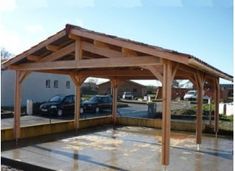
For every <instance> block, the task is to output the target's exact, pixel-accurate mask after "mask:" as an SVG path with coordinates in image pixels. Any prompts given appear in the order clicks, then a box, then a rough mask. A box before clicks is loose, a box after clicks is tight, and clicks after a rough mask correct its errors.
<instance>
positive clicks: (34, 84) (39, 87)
mask: <svg viewBox="0 0 235 171" xmlns="http://www.w3.org/2000/svg"><path fill="white" fill-rule="evenodd" d="M1 75H2V78H1V106H14V92H15V77H16V74H15V71H12V70H4V69H2V70H1ZM68 94H74V85H73V82H72V80H71V79H70V77H68V76H66V75H58V74H44V73H37V72H32V73H31V74H29V76H27V78H26V79H25V80H24V81H23V84H22V99H21V104H22V106H24V105H26V102H27V99H30V100H33V102H43V101H47V100H49V99H50V98H51V97H52V96H54V95H68Z"/></svg>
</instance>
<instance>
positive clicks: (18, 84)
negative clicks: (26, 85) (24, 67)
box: [14, 71, 21, 143]
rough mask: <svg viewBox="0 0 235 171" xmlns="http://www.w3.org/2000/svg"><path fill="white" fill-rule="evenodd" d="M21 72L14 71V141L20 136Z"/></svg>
mask: <svg viewBox="0 0 235 171" xmlns="http://www.w3.org/2000/svg"><path fill="white" fill-rule="evenodd" d="M20 76H21V72H20V71H16V82H15V107H14V134H15V139H16V143H17V142H18V139H19V138H20V116H21V82H20Z"/></svg>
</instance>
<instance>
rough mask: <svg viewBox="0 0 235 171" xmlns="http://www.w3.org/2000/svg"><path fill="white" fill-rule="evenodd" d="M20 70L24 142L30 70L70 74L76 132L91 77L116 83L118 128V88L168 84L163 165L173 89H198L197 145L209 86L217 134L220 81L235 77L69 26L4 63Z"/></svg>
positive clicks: (18, 82)
mask: <svg viewBox="0 0 235 171" xmlns="http://www.w3.org/2000/svg"><path fill="white" fill-rule="evenodd" d="M3 68H7V69H13V70H16V88H15V108H14V110H15V111H14V112H15V114H14V118H15V119H14V131H15V138H16V141H17V140H18V139H20V137H21V136H20V114H21V101H20V99H21V85H22V82H23V80H24V79H25V78H26V77H27V75H29V74H30V73H31V72H44V73H54V74H65V75H68V76H70V77H71V79H72V80H73V82H74V85H75V87H76V89H75V91H76V92H75V94H76V103H75V116H74V128H75V129H76V130H78V129H79V118H80V94H81V91H80V86H81V84H82V83H83V82H84V80H85V79H86V78H87V77H90V76H94V77H100V78H108V79H110V80H111V85H112V86H111V88H112V97H113V107H112V118H113V124H116V114H117V89H118V86H119V85H120V83H121V82H122V81H125V80H128V79H141V80H143V79H157V80H159V81H161V83H162V86H163V94H162V97H163V117H162V164H163V165H168V164H169V150H170V149H169V147H170V127H171V126H170V123H171V107H170V103H171V87H172V81H173V80H174V79H188V80H190V81H191V82H192V83H193V84H194V86H195V88H196V89H197V91H198V99H197V120H196V143H197V144H201V135H202V128H201V127H202V97H203V91H204V90H203V89H204V85H205V83H207V84H210V85H211V87H213V90H214V95H213V100H214V102H215V123H214V129H215V133H216V135H217V132H218V107H219V105H218V104H219V78H223V79H226V80H230V81H233V77H232V76H231V75H228V74H226V73H224V72H222V71H220V70H218V69H216V68H214V67H212V66H211V65H209V64H207V63H205V62H203V61H201V60H199V59H198V58H196V57H193V56H191V55H188V54H184V53H179V52H176V51H172V50H168V49H163V48H160V47H156V46H152V45H147V44H144V43H139V42H136V41H132V40H127V39H123V38H119V37H116V36H112V35H106V34H102V33H98V32H94V31H90V30H86V29H84V28H81V27H78V26H74V25H70V24H67V25H66V27H65V29H63V30H61V31H60V32H58V33H56V34H54V35H52V36H51V37H49V38H47V39H46V40H44V41H42V42H40V43H39V44H37V45H35V46H33V47H32V48H30V49H29V50H27V51H25V52H23V53H21V54H19V55H17V56H16V57H14V58H12V59H10V60H8V61H6V62H4V63H3Z"/></svg>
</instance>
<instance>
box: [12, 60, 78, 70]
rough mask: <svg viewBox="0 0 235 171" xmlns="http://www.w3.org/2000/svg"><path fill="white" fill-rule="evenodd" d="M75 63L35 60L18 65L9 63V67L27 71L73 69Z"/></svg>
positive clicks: (72, 61)
mask: <svg viewBox="0 0 235 171" xmlns="http://www.w3.org/2000/svg"><path fill="white" fill-rule="evenodd" d="M75 68H76V63H75V61H74V60H71V61H54V62H37V63H25V64H20V65H11V66H9V69H14V70H25V71H26V70H27V71H40V70H55V69H75Z"/></svg>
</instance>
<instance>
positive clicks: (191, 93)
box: [187, 91, 196, 95]
mask: <svg viewBox="0 0 235 171" xmlns="http://www.w3.org/2000/svg"><path fill="white" fill-rule="evenodd" d="M187 94H190V95H194V94H196V92H195V91H190V92H188V93H187Z"/></svg>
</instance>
